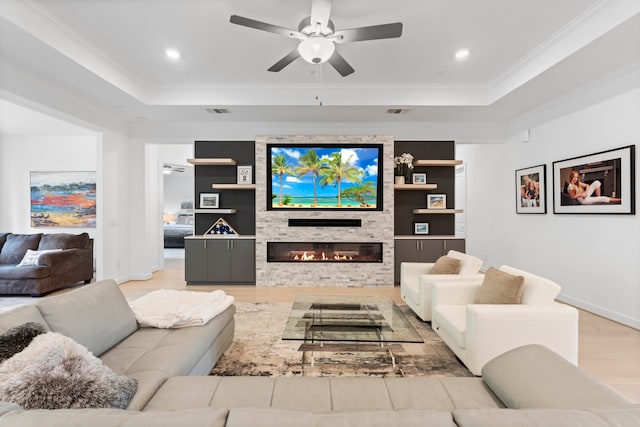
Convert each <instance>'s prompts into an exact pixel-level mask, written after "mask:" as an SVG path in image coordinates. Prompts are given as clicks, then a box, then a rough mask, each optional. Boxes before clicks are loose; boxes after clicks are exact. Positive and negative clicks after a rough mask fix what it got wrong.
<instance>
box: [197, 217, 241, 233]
mask: <svg viewBox="0 0 640 427" xmlns="http://www.w3.org/2000/svg"><path fill="white" fill-rule="evenodd" d="M204 234H205V235H206V234H236V235H237V234H238V233H237V232H236V230H234V229H233V227H231V226H230V225H229V224H228V223H227V221H225V220H224V218H218V220H217V221H216V222H214V223H213V225H212V226H211V227H209V229H208V230H207V231H206V232H205V233H204Z"/></svg>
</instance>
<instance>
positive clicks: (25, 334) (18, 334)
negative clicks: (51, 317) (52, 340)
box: [0, 322, 47, 363]
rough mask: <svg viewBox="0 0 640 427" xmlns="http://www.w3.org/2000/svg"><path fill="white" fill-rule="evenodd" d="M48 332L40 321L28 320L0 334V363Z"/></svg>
mask: <svg viewBox="0 0 640 427" xmlns="http://www.w3.org/2000/svg"><path fill="white" fill-rule="evenodd" d="M45 332H47V330H46V328H45V327H44V326H43V325H41V324H40V323H35V322H28V323H23V324H22V325H20V326H16V327H15V328H11V329H9V330H8V331H7V332H5V333H4V334H2V335H0V363H2V362H4V361H5V360H7V359H9V358H10V357H12V356H13V355H14V354H16V353H20V352H21V351H22V350H24V349H25V348H27V346H28V345H29V344H30V343H31V341H32V340H33V339H34V338H35V337H37V336H38V335H40V334H44V333H45Z"/></svg>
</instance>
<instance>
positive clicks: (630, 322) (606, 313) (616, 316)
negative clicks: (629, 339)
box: [557, 294, 640, 329]
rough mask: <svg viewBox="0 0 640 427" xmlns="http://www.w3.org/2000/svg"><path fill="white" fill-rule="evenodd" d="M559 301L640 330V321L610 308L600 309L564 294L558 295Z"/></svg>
mask: <svg viewBox="0 0 640 427" xmlns="http://www.w3.org/2000/svg"><path fill="white" fill-rule="evenodd" d="M557 299H558V301H561V302H564V303H566V304H569V305H572V306H574V307H578V308H581V309H583V310H586V311H588V312H590V313H593V314H597V315H598V316H602V317H604V318H607V319H609V320H613V321H614V322H618V323H621V324H623V325H626V326H629V327H632V328H635V329H640V319H634V318H633V317H630V316H626V315H624V314H620V313H617V312H615V311H612V310H609V309H608V308H605V307H600V306H598V305H595V304H591V303H590V302H587V301H583V300H581V299H578V298H573V297H570V296H567V295H563V294H560V295H558V298H557Z"/></svg>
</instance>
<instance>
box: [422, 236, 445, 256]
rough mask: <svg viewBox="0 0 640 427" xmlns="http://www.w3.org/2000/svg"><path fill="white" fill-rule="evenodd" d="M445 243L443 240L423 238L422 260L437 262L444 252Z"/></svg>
mask: <svg viewBox="0 0 640 427" xmlns="http://www.w3.org/2000/svg"><path fill="white" fill-rule="evenodd" d="M443 248H444V243H443V241H442V240H440V239H437V240H432V239H429V240H426V239H425V240H421V241H420V262H436V261H437V259H438V258H440V257H441V256H442V255H443V254H444V250H443Z"/></svg>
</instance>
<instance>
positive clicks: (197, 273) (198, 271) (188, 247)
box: [184, 239, 207, 282]
mask: <svg viewBox="0 0 640 427" xmlns="http://www.w3.org/2000/svg"><path fill="white" fill-rule="evenodd" d="M206 242H207V241H206V240H200V239H198V240H190V239H185V240H184V280H186V281H187V282H206V281H207V250H206V246H205V245H206Z"/></svg>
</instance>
